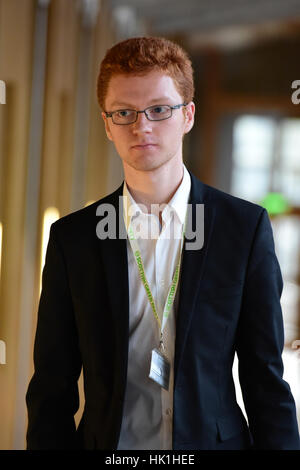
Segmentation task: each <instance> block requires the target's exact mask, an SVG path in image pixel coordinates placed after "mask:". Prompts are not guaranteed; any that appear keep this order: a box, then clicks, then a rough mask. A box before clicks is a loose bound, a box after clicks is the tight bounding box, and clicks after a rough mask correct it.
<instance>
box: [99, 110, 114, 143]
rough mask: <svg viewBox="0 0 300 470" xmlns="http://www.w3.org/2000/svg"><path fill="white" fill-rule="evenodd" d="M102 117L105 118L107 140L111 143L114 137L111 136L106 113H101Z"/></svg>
mask: <svg viewBox="0 0 300 470" xmlns="http://www.w3.org/2000/svg"><path fill="white" fill-rule="evenodd" d="M101 116H102V118H103V121H104V126H105V132H106V135H107V138H108V139H109V140H111V141H113V138H112V135H111V132H110V128H109V122H108V119H107V117H106V115H105V113H103V112H102V113H101Z"/></svg>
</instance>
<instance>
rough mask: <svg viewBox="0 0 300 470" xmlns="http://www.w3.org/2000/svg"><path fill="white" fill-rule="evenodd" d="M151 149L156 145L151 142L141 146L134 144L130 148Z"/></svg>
mask: <svg viewBox="0 0 300 470" xmlns="http://www.w3.org/2000/svg"><path fill="white" fill-rule="evenodd" d="M152 147H156V144H154V143H152V142H145V143H143V144H136V145H133V146H132V148H134V149H147V148H152Z"/></svg>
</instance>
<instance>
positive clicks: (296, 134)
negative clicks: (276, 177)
mask: <svg viewBox="0 0 300 470" xmlns="http://www.w3.org/2000/svg"><path fill="white" fill-rule="evenodd" d="M281 154H282V159H281V165H282V167H283V168H285V169H290V170H300V119H284V120H283V121H282V141H281Z"/></svg>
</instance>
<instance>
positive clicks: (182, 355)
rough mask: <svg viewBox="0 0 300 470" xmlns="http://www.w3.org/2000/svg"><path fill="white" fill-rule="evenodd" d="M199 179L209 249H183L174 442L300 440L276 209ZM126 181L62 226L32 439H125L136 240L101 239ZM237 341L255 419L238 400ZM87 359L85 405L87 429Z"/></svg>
mask: <svg viewBox="0 0 300 470" xmlns="http://www.w3.org/2000/svg"><path fill="white" fill-rule="evenodd" d="M191 179H192V186H191V196H190V203H191V204H192V205H193V208H195V205H196V204H197V203H200V204H204V214H205V215H204V218H205V223H204V226H205V236H204V246H203V247H202V248H201V249H198V250H196V251H195V250H194V251H187V250H185V251H184V253H183V261H182V273H181V281H180V286H179V304H178V311H177V324H176V332H177V333H176V342H175V364H174V368H175V370H174V407H173V449H193V450H195V449H206V450H207V449H208V450H211V449H213V450H218V449H244V448H248V447H249V446H250V445H251V442H253V445H254V448H257V449H299V448H300V445H299V433H298V428H297V421H296V413H295V404H294V400H293V397H292V394H291V391H290V388H289V386H288V384H287V383H286V382H285V381H284V380H283V379H282V373H283V366H282V360H281V353H282V349H283V343H284V342H283V322H282V313H281V307H280V296H281V291H282V277H281V273H280V268H279V265H278V261H277V258H276V256H275V253H274V243H273V236H272V229H271V225H270V222H269V218H268V215H267V213H266V211H265V210H264V209H263V208H261V207H260V206H257V205H255V204H252V203H250V202H246V201H243V200H241V199H238V198H235V197H232V196H230V195H228V194H225V193H223V192H221V191H218V190H216V189H214V188H211V187H209V186H207V185H205V184H203V183H202V182H200V181H199V180H198V179H196V178H195V177H194V176H193V175H191ZM122 187H123V185H122V186H121V187H120V188H119V189H118V190H117V191H115V192H114V193H113V194H111V195H109V196H107V197H105V198H104V199H102V200H100V201H98V202H96V203H94V204H92V205H90V206H88V207H86V208H84V209H82V210H79V211H77V212H75V213H72V214H70V215H67V216H65V217H63V218H61V219H60V220H58V221H57V222H55V223H54V224H53V225H52V227H51V232H50V238H49V243H48V249H47V255H46V263H45V267H44V270H43V288H42V293H41V298H40V304H39V312H38V324H37V331H36V339H35V346H34V365H35V372H34V375H33V377H32V379H31V381H30V384H29V387H28V391H27V395H26V401H27V406H28V420H29V422H28V431H27V446H28V447H27V448H28V449H75V448H79V449H80V448H84V449H116V448H117V444H118V438H119V432H120V426H121V420H122V410H123V403H124V393H125V387H126V374H127V359H128V336H129V333H128V331H129V318H128V316H129V315H128V312H129V299H130V295H129V294H130V293H129V291H128V266H127V247H126V239H118V238H116V239H106V240H99V239H98V237H97V236H96V225H97V223H98V222H99V217H98V216H97V215H96V209H97V207H98V206H99V204H105V203H107V204H113V205H114V206H115V207H116V213H117V215H118V214H119V196H121V195H122ZM120 221H121V222H120V223H121V225H122V217H120ZM117 229H118V225H117ZM117 231H118V230H117ZM235 351H237V354H238V358H239V378H240V384H241V389H242V392H243V399H244V403H245V408H246V412H247V417H248V424H249V426H248V425H247V422H246V420H245V418H244V416H243V414H242V412H241V410H240V408H239V406H238V404H237V402H236V396H235V388H234V382H233V378H232V363H233V358H234V353H235ZM82 366H83V373H84V391H85V407H84V413H83V417H82V419H81V422H80V425H79V427H78V429H77V430H76V426H75V423H74V414H75V413H76V411H77V409H78V405H79V397H78V387H77V381H78V378H79V375H80V371H81V367H82ZM149 380H150V379H149Z"/></svg>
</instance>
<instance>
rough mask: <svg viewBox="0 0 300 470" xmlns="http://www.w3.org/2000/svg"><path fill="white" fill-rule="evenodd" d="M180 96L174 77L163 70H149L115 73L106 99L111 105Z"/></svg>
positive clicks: (167, 99)
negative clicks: (137, 73)
mask: <svg viewBox="0 0 300 470" xmlns="http://www.w3.org/2000/svg"><path fill="white" fill-rule="evenodd" d="M177 98H178V92H177V90H176V88H175V85H174V81H173V79H172V78H171V77H170V76H169V75H167V74H164V73H162V72H160V73H159V72H149V73H147V74H144V75H131V74H130V75H114V76H113V77H112V78H111V80H110V82H109V86H108V91H107V95H106V99H107V101H108V102H109V105H110V106H119V105H122V106H123V105H126V106H128V105H131V104H134V103H136V102H137V101H147V103H149V105H151V104H152V103H153V104H155V103H158V102H160V103H161V104H163V103H164V102H165V103H166V104H167V103H168V102H169V101H170V100H172V99H177Z"/></svg>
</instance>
